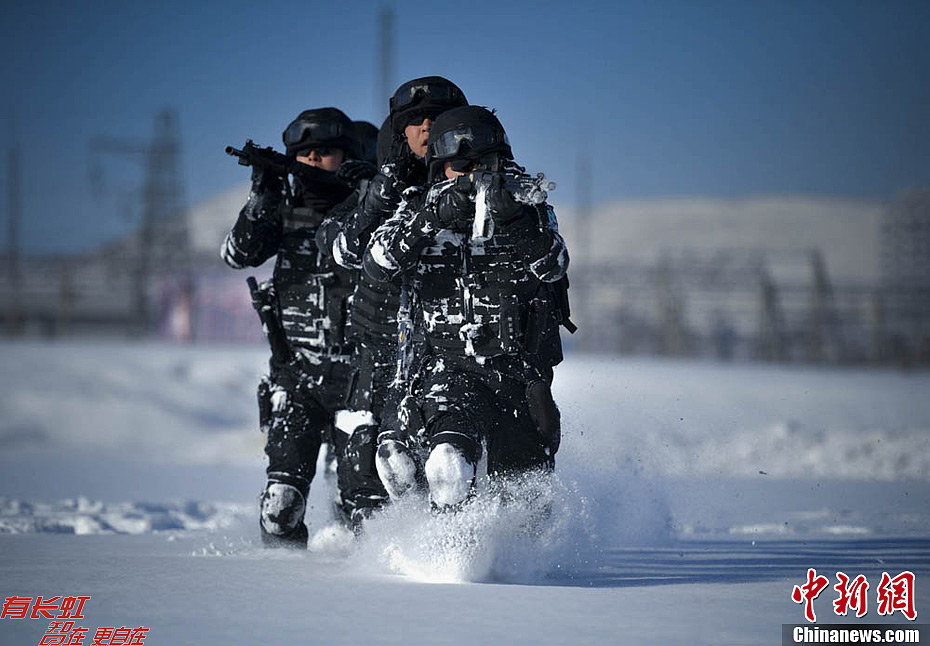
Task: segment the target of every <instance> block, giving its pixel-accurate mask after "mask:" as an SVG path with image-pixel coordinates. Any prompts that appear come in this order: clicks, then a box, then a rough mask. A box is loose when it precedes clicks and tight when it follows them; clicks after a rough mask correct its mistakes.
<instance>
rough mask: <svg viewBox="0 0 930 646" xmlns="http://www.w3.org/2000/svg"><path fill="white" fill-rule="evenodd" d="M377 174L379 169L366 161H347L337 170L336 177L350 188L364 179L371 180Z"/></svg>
mask: <svg viewBox="0 0 930 646" xmlns="http://www.w3.org/2000/svg"><path fill="white" fill-rule="evenodd" d="M377 174H378V168H377V167H376V166H375V165H374V164H372V163H371V162H367V161H365V160H364V159H347V160H345V161H344V162H342V163H341V164H340V165H339V169H338V170H336V177H338V178H339V179H341V180H342V181H343V182H345V183H346V184H348V185H349V186H355V185H356V184H358V183H359V182H360V181H362V180H363V179H371V178H372V177H374V176H375V175H377Z"/></svg>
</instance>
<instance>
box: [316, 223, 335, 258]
mask: <svg viewBox="0 0 930 646" xmlns="http://www.w3.org/2000/svg"><path fill="white" fill-rule="evenodd" d="M338 235H339V223H338V222H336V220H334V219H333V218H326V219H325V220H323V222H322V223H321V224H320V226H319V227H317V230H316V236H315V239H316V248H317V249H319V251H320V254H322V255H323V256H324V257H326V258H329V257H331V256H332V255H333V243H334V242H335V241H336V236H338Z"/></svg>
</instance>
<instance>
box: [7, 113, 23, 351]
mask: <svg viewBox="0 0 930 646" xmlns="http://www.w3.org/2000/svg"><path fill="white" fill-rule="evenodd" d="M15 122H16V120H15V117H13V116H12V111H11V118H10V148H9V151H8V156H7V275H8V277H9V281H10V291H9V302H8V303H7V309H6V327H7V334H9V335H10V336H18V335H19V334H21V333H22V331H23V322H24V321H23V315H22V300H21V299H22V273H21V271H20V241H19V225H20V220H21V217H22V213H21V206H22V202H21V193H20V183H21V175H20V158H19V142H18V141H17V137H16V125H15Z"/></svg>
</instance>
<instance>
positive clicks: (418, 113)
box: [321, 77, 467, 503]
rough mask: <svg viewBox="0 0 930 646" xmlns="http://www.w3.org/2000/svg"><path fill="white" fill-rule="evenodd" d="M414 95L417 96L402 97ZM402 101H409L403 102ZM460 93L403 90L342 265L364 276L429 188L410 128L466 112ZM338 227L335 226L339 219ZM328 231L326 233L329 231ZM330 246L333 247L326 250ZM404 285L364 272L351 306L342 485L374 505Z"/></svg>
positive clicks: (391, 422)
mask: <svg viewBox="0 0 930 646" xmlns="http://www.w3.org/2000/svg"><path fill="white" fill-rule="evenodd" d="M408 88H416V90H415V91H414V92H413V94H404V93H405V92H406V90H407V89H408ZM399 97H401V98H403V99H404V100H400V99H399ZM466 104H467V101H466V99H465V96H464V94H463V93H462V92H461V90H460V89H459V88H458V87H456V86H455V85H454V84H453V83H452V82H451V81H448V80H447V79H443V78H441V77H424V78H422V79H414V80H413V81H409V82H407V83H404V84H403V85H401V87H400V88H398V91H397V92H396V93H395V95H394V97H392V100H391V107H392V110H391V114H390V115H389V116H388V117H387V118H386V119H385V121H384V123H383V124H382V126H381V129H380V131H379V133H378V140H377V141H378V157H379V159H380V160H381V161H382V162H383V163H382V165H381V170H380V172H379V173H378V174H377V175H376V176H375V177H374V178H373V179H372V180H371V181H370V182H369V183H368V185H367V186H366V188H365V191H364V196H363V199H362V200H361V201H360V203H359V205H358V207H357V208H356V209H355V210H354V211H353V212H352V213H351V214H349V216H348V217H347V218H345V219H343V220H342V221H339V222H338V227H337V229H336V230H337V231H338V233H336V235H333V236H332V238H333V242H332V244H331V247H332V250H333V256H334V258H335V260H336V262H338V263H339V264H340V265H342V266H343V267H347V268H351V269H359V270H360V269H361V266H362V255H363V252H364V250H365V247H366V246H367V244H368V242H369V241H370V239H371V235H372V233H373V232H374V231H375V230H376V229H377V228H378V227H379V226H381V225H382V224H383V223H384V222H385V221H386V220H387V219H388V218H390V217H391V216H392V215H393V214H394V211H395V210H396V209H397V207H398V205H399V203H400V201H401V193H402V192H403V191H404V190H405V189H406V188H407V187H408V186H411V185H419V184H422V183H424V182H425V181H426V166H425V165H424V163H423V160H422V159H420V158H418V157H417V156H416V155H415V154H414V153H413V152H412V151H411V149H410V147H409V146H408V144H407V140H406V137H405V136H404V134H403V130H404V127H405V126H406V125H408V124H411V123H417V124H419V123H422V122H423V119H424V118H435V117H436V116H437V115H438V114H440V113H441V112H443V111H445V110H447V109H449V108H450V107H455V106H461V105H466ZM333 220H334V221H335V220H336V219H335V218H333ZM327 228H328V227H327ZM321 246H330V245H325V244H324V245H321ZM399 305H400V280H399V278H397V279H394V280H386V281H378V280H374V279H373V278H371V277H370V276H368V275H367V274H366V273H365V272H360V275H359V278H358V282H357V283H356V286H355V291H354V292H353V294H352V297H351V299H350V306H349V334H350V338H352V340H353V341H354V346H355V355H354V357H353V361H352V363H353V367H354V373H353V377H352V381H351V386H350V390H349V393H348V396H347V406H346V410H345V411H340V412H339V413H337V414H336V436H337V437H341V436H342V435H343V434H344V435H345V436H346V437H347V438H348V439H347V453H348V459H346V460H344V461H343V463H345V464H347V465H348V464H352V465H353V466H354V468H353V469H351V470H350V469H348V468H347V469H345V473H343V470H340V478H343V477H344V478H346V479H347V480H364V481H365V482H366V483H370V484H373V483H374V482H376V483H377V484H378V489H377V492H376V491H375V489H374V488H373V487H372V488H371V491H372V494H373V498H372V502H377V503H380V500H378V499H376V498H375V496H376V495H377V496H380V499H381V500H383V499H384V498H386V496H387V493H386V492H385V491H384V489H383V487H381V481H380V480H379V479H378V476H377V472H376V471H375V449H376V446H377V434H378V431H379V428H380V427H381V426H382V424H385V425H387V426H389V427H391V428H396V427H397V425H398V424H397V422H396V408H397V403H398V401H399V399H400V396H401V395H402V393H401V392H400V391H399V390H398V389H397V388H392V384H393V382H394V376H395V371H396V363H397V334H398V326H397V312H398V308H399Z"/></svg>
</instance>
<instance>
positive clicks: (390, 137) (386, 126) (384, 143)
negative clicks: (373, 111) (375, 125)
mask: <svg viewBox="0 0 930 646" xmlns="http://www.w3.org/2000/svg"><path fill="white" fill-rule="evenodd" d="M393 144H394V131H393V130H392V129H391V115H388V116H387V118H386V119H385V120H384V122H383V123H382V124H381V129H380V130H378V146H377V153H378V166H379V167H381V166H383V165H384V164H385V163H386V162H387V161H388V159H389V158H390V157H391V146H392V145H393Z"/></svg>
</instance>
